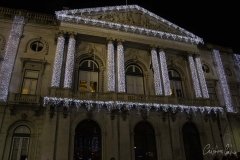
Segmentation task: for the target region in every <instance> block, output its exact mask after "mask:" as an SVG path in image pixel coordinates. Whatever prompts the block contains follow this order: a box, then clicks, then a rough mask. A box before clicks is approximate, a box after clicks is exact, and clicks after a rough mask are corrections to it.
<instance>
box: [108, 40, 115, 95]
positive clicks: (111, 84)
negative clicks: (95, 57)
mask: <svg viewBox="0 0 240 160" xmlns="http://www.w3.org/2000/svg"><path fill="white" fill-rule="evenodd" d="M114 66H115V65H114V45H113V42H112V41H109V42H108V50H107V85H108V86H107V88H108V91H112V92H115V69H114Z"/></svg>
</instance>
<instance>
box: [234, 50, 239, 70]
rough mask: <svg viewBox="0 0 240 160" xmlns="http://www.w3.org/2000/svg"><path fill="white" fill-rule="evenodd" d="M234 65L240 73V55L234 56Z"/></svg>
mask: <svg viewBox="0 0 240 160" xmlns="http://www.w3.org/2000/svg"><path fill="white" fill-rule="evenodd" d="M233 59H234V63H235V65H236V66H237V68H238V71H239V72H240V54H234V55H233Z"/></svg>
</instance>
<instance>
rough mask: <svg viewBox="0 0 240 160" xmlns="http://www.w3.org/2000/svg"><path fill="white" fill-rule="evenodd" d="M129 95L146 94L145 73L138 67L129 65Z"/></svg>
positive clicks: (127, 77)
mask: <svg viewBox="0 0 240 160" xmlns="http://www.w3.org/2000/svg"><path fill="white" fill-rule="evenodd" d="M126 83H127V85H126V86H127V93H130V94H144V83H143V72H142V69H141V68H140V67H138V66H137V65H129V66H128V67H127V69H126Z"/></svg>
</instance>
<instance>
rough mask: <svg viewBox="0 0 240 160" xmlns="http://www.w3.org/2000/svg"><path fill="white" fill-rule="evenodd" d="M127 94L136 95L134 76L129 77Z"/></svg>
mask: <svg viewBox="0 0 240 160" xmlns="http://www.w3.org/2000/svg"><path fill="white" fill-rule="evenodd" d="M126 78H127V93H134V76H127V77H126Z"/></svg>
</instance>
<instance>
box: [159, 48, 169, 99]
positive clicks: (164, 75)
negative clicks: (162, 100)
mask: <svg viewBox="0 0 240 160" xmlns="http://www.w3.org/2000/svg"><path fill="white" fill-rule="evenodd" d="M159 58H160V65H161V71H162V79H163V88H164V95H165V96H169V95H170V94H171V89H170V81H169V76H168V69H167V62H166V56H165V52H164V51H160V52H159Z"/></svg>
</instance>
